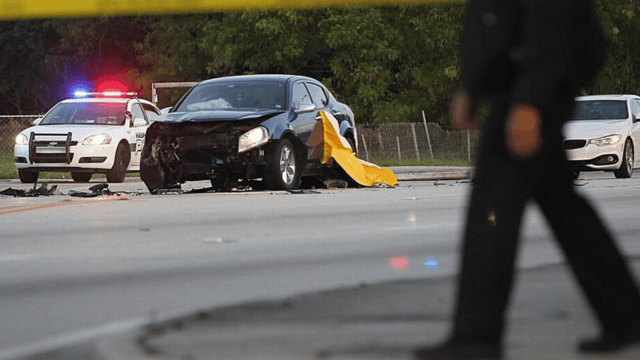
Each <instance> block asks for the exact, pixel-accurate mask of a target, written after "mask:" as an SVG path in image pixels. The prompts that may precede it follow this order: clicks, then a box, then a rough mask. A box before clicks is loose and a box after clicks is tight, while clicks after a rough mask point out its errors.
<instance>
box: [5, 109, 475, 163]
mask: <svg viewBox="0 0 640 360" xmlns="http://www.w3.org/2000/svg"><path fill="white" fill-rule="evenodd" d="M38 116H39V115H22V116H16V115H11V116H7V115H2V116H0V153H6V154H12V153H13V144H14V139H15V137H16V135H18V133H20V131H22V130H24V129H26V128H28V127H29V126H31V123H32V122H33V120H35V119H36V118H37V117H38ZM476 143H477V131H471V132H469V131H465V132H458V131H446V130H443V129H442V128H441V127H440V126H439V125H437V124H435V123H394V124H384V125H379V126H372V127H364V126H360V127H359V128H358V154H359V157H360V158H362V159H365V160H375V159H400V160H403V159H460V160H471V159H473V156H474V152H475V146H476Z"/></svg>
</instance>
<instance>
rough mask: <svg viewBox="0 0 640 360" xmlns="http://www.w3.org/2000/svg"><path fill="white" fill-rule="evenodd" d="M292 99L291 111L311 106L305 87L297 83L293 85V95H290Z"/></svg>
mask: <svg viewBox="0 0 640 360" xmlns="http://www.w3.org/2000/svg"><path fill="white" fill-rule="evenodd" d="M291 98H292V99H293V103H292V105H293V109H300V108H301V107H302V106H304V105H311V104H313V102H311V96H310V95H309V92H308V91H307V87H306V86H304V84H303V83H297V84H295V85H293V93H292V94H291Z"/></svg>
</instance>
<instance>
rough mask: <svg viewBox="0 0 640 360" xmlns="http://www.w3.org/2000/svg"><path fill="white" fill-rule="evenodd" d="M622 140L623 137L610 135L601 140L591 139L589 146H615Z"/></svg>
mask: <svg viewBox="0 0 640 360" xmlns="http://www.w3.org/2000/svg"><path fill="white" fill-rule="evenodd" d="M620 139H622V136H621V135H609V136H605V137H601V138H597V139H591V140H589V142H588V143H587V145H589V144H593V145H596V146H607V145H613V144H615V143H617V142H618V141H620Z"/></svg>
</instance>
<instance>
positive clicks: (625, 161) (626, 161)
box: [613, 139, 634, 179]
mask: <svg viewBox="0 0 640 360" xmlns="http://www.w3.org/2000/svg"><path fill="white" fill-rule="evenodd" d="M633 163H634V159H633V143H632V142H631V140H629V139H627V141H626V142H625V143H624V152H623V153H622V165H621V166H620V169H618V170H616V171H614V172H613V174H614V175H615V176H616V177H617V178H619V179H628V178H630V177H631V175H633Z"/></svg>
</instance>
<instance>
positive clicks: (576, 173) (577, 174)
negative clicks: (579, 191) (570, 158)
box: [572, 170, 580, 180]
mask: <svg viewBox="0 0 640 360" xmlns="http://www.w3.org/2000/svg"><path fill="white" fill-rule="evenodd" d="M572 174H573V179H574V180H576V179H577V178H579V177H580V171H578V170H574V171H572Z"/></svg>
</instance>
